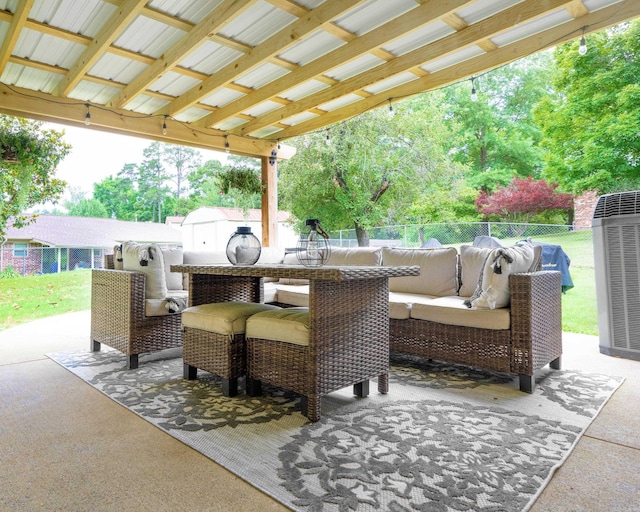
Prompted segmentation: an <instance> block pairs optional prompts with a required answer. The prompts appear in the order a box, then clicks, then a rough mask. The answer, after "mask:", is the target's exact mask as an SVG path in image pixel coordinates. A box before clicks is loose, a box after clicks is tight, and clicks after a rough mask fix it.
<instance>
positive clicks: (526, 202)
mask: <svg viewBox="0 0 640 512" xmlns="http://www.w3.org/2000/svg"><path fill="white" fill-rule="evenodd" d="M557 187H558V184H557V183H554V184H551V185H550V184H548V183H547V182H546V181H545V180H537V181H536V180H534V179H533V178H532V177H531V176H529V177H528V178H518V177H514V178H513V179H512V180H511V183H509V185H507V186H506V187H498V188H497V189H496V190H494V191H493V192H492V193H491V194H487V193H486V192H485V191H484V190H481V191H480V193H479V194H478V197H477V198H476V203H475V204H476V210H477V211H478V212H479V213H481V214H483V215H492V214H493V215H496V216H498V217H499V218H500V219H501V220H504V221H506V222H520V223H528V222H530V220H531V218H532V217H533V216H534V215H536V214H538V213H542V212H545V211H547V210H569V209H571V208H572V206H573V196H572V195H571V194H564V193H562V192H558V191H556V188H557Z"/></svg>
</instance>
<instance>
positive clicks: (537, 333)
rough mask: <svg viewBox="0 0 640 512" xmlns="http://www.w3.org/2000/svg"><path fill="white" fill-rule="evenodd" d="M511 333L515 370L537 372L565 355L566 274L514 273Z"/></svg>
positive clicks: (510, 281) (527, 372)
mask: <svg viewBox="0 0 640 512" xmlns="http://www.w3.org/2000/svg"><path fill="white" fill-rule="evenodd" d="M509 286H510V288H511V334H512V351H513V354H512V367H511V370H512V372H513V373H518V374H523V375H533V374H534V373H535V371H536V370H538V369H539V368H542V367H543V366H545V365H546V364H548V363H549V362H551V361H553V360H554V359H556V358H558V357H560V356H561V355H562V295H561V292H560V290H561V289H562V275H561V274H560V272H553V271H546V272H544V271H543V272H534V273H531V274H513V275H511V276H510V279H509Z"/></svg>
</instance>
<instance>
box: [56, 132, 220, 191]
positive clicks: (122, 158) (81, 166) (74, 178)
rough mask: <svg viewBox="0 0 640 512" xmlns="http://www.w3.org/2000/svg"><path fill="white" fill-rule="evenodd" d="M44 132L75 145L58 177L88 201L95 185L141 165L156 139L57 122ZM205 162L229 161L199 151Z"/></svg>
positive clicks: (61, 167) (214, 154)
mask: <svg viewBox="0 0 640 512" xmlns="http://www.w3.org/2000/svg"><path fill="white" fill-rule="evenodd" d="M43 128H44V129H50V130H51V129H52V130H58V131H64V136H63V139H64V141H65V142H67V143H69V144H71V146H72V148H71V152H70V153H69V154H68V155H67V156H66V157H65V158H64V160H63V161H62V162H61V163H60V164H59V165H58V169H57V172H56V177H57V178H59V179H62V180H64V181H66V182H67V184H68V187H67V190H69V189H70V188H74V189H80V190H82V191H83V192H85V193H86V195H87V198H90V197H91V196H92V194H93V184H94V183H98V182H100V181H102V180H104V179H105V178H107V177H108V176H116V175H117V174H118V171H120V170H121V169H122V167H123V165H124V164H127V163H134V164H137V163H141V162H142V160H143V159H144V156H143V154H142V152H143V150H144V149H145V148H147V147H148V146H149V145H151V143H152V142H153V141H152V140H149V139H141V138H138V137H128V136H125V135H116V134H113V133H108V132H103V131H98V130H92V129H89V128H79V127H75V126H66V125H61V124H54V123H44V124H43ZM198 151H200V153H201V155H202V161H203V163H204V162H206V161H207V160H213V159H216V160H221V161H225V160H226V154H225V153H222V152H219V151H204V150H201V149H198Z"/></svg>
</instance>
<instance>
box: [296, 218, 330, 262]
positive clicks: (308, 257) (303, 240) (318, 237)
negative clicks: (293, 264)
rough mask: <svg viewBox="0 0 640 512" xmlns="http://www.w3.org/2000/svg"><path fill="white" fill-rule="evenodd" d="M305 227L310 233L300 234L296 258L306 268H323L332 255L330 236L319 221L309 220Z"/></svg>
mask: <svg viewBox="0 0 640 512" xmlns="http://www.w3.org/2000/svg"><path fill="white" fill-rule="evenodd" d="M305 226H307V227H308V231H306V232H303V233H301V234H300V240H299V241H298V245H297V246H296V256H297V258H298V261H299V262H300V263H301V264H302V265H304V266H305V267H321V266H322V265H324V264H325V263H326V262H327V260H328V259H329V256H330V254H331V246H330V245H329V235H327V233H326V231H325V230H324V229H322V226H320V221H319V220H318V219H307V220H306V221H305Z"/></svg>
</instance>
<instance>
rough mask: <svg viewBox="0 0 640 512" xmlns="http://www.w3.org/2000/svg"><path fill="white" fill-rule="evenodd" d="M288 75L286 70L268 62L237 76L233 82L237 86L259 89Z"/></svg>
mask: <svg viewBox="0 0 640 512" xmlns="http://www.w3.org/2000/svg"><path fill="white" fill-rule="evenodd" d="M288 73H289V70H288V69H284V68H283V67H280V66H276V65H275V64H271V63H270V62H264V63H262V64H261V65H259V66H257V67H255V68H254V69H252V70H251V71H249V72H247V73H245V74H244V75H242V76H239V77H238V78H237V79H236V80H234V82H235V83H236V84H238V85H243V86H245V87H251V88H252V89H259V88H260V87H263V86H264V85H266V84H268V83H269V82H273V81H274V80H277V79H278V78H280V77H281V76H284V75H286V74H288Z"/></svg>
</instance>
